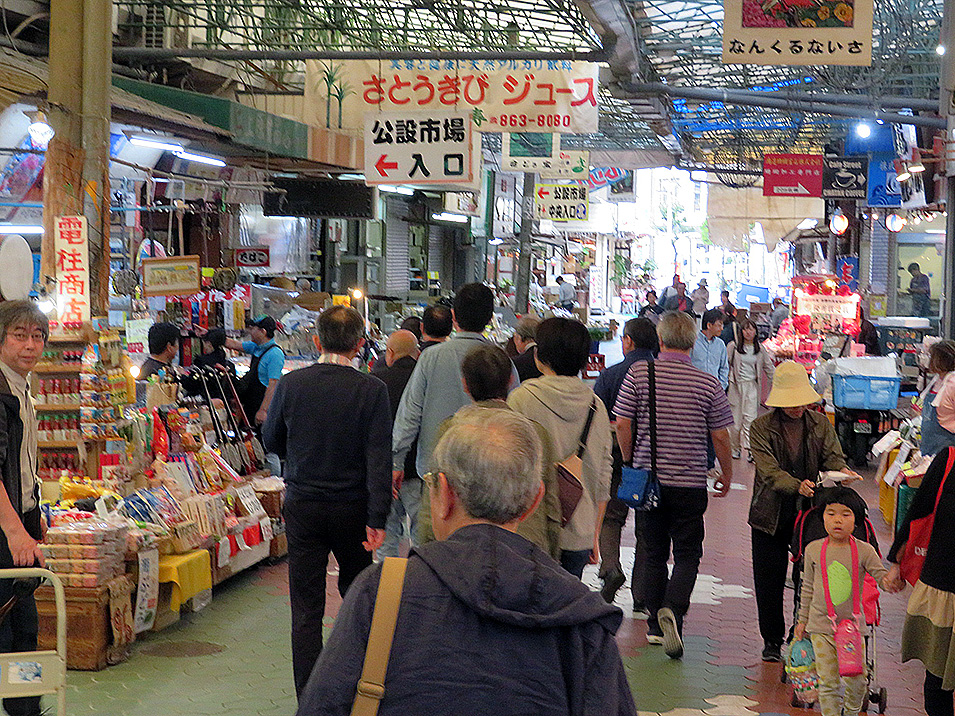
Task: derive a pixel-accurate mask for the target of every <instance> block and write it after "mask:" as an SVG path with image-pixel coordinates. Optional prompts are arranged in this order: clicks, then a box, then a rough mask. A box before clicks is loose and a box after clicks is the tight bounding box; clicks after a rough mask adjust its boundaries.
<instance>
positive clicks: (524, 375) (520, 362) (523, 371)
mask: <svg viewBox="0 0 955 716" xmlns="http://www.w3.org/2000/svg"><path fill="white" fill-rule="evenodd" d="M540 322H541V320H540V319H539V318H538V317H537V316H524V317H523V318H522V319H521V320H519V321H518V322H517V328H516V329H514V347H515V348H517V352H518V355H517V356H516V357H515V358H514V367H515V368H517V375H518V377H519V378H520V379H521V382H522V383H523V382H524V381H525V380H531V379H532V378H540V377H541V375H543V374H542V373H541V372H540V368H538V367H537V361H536V360H535V358H536V357H537V327H538V326H539V325H540Z"/></svg>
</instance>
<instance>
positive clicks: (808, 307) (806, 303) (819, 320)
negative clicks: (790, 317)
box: [794, 294, 859, 334]
mask: <svg viewBox="0 0 955 716" xmlns="http://www.w3.org/2000/svg"><path fill="white" fill-rule="evenodd" d="M794 313H795V314H796V315H799V316H809V332H810V333H816V334H822V333H843V332H844V330H843V321H855V320H857V319H858V316H859V296H858V294H853V295H851V296H828V295H824V294H816V295H808V294H804V295H801V296H799V297H797V299H796V305H795V311H794Z"/></svg>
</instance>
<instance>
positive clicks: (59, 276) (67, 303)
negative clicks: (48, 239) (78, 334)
mask: <svg viewBox="0 0 955 716" xmlns="http://www.w3.org/2000/svg"><path fill="white" fill-rule="evenodd" d="M54 226H55V228H54V240H53V250H54V252H55V254H56V291H57V313H58V315H59V319H60V321H61V322H62V323H79V322H83V321H89V320H90V270H89V261H90V258H89V256H90V254H89V242H88V237H87V225H86V217H85V216H58V217H57V218H56V220H55V222H54Z"/></svg>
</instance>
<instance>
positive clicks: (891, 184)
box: [845, 123, 925, 208]
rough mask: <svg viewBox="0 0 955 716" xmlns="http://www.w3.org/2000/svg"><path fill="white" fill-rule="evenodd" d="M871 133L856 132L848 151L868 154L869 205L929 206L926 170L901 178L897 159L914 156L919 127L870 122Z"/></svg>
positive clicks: (867, 202) (848, 144)
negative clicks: (901, 180)
mask: <svg viewBox="0 0 955 716" xmlns="http://www.w3.org/2000/svg"><path fill="white" fill-rule="evenodd" d="M869 126H870V129H871V134H870V135H869V136H868V137H866V138H861V137H859V135H858V134H857V133H856V132H849V134H848V136H847V137H846V146H845V152H846V154H848V155H851V156H855V155H862V156H866V157H868V160H869V169H868V180H867V182H866V205H868V206H882V207H902V208H910V207H911V208H916V207H922V206H925V184H924V180H923V179H922V173H918V172H916V173H914V174H912V176H911V177H910V178H909V180H908V181H904V182H900V181H899V180H898V177H897V175H896V173H895V164H894V161H895V159H896V158H898V157H905V156H911V153H912V149H913V148H914V147H916V146H917V143H916V134H915V127H913V126H911V125H901V124H875V123H872V124H870V125H869Z"/></svg>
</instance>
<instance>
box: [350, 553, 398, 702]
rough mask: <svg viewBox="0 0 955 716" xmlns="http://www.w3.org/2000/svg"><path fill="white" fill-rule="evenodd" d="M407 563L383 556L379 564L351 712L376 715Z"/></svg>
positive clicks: (383, 692)
mask: <svg viewBox="0 0 955 716" xmlns="http://www.w3.org/2000/svg"><path fill="white" fill-rule="evenodd" d="M407 567H408V560H407V559H402V558H400V557H386V558H385V562H384V564H383V565H382V568H381V580H380V581H379V582H378V596H377V597H376V598H375V611H374V613H373V614H372V617H371V631H370V632H369V633H368V646H367V648H366V649H365V666H364V667H363V668H362V671H361V679H359V681H358V692H357V693H356V694H355V703H354V705H353V706H352V710H351V716H375V715H376V714H377V713H378V704H379V702H380V701H381V700H382V699H383V698H384V696H385V672H386V671H387V670H388V657H389V656H390V655H391V642H392V640H393V639H394V637H395V625H396V624H397V623H398V607H399V606H400V605H401V591H402V589H403V588H404V583H405V569H406V568H407Z"/></svg>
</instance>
